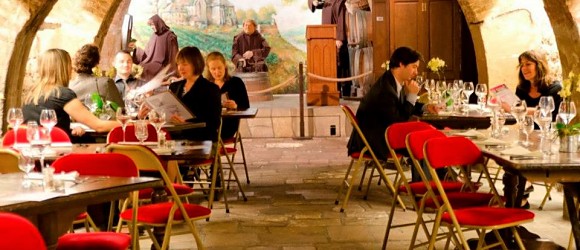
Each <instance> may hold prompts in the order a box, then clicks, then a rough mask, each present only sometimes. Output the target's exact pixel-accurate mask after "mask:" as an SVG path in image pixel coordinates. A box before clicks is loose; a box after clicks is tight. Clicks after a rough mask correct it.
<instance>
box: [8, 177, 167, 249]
mask: <svg viewBox="0 0 580 250" xmlns="http://www.w3.org/2000/svg"><path fill="white" fill-rule="evenodd" d="M22 179H23V174H22V173H14V174H4V175H0V211H7V212H13V213H17V214H20V215H22V216H24V217H26V218H28V219H29V220H30V221H31V222H32V223H33V224H34V225H36V227H37V228H38V230H39V231H40V233H41V234H42V237H43V238H44V241H45V242H46V245H47V247H48V249H55V248H56V243H57V240H58V238H59V237H60V236H62V235H63V234H65V233H66V232H67V231H68V230H69V229H70V226H71V225H72V222H73V220H74V219H75V217H76V216H77V215H79V214H80V213H82V212H84V211H85V210H86V207H87V206H88V205H93V204H99V203H103V202H107V201H112V200H117V199H121V198H124V197H127V195H128V193H129V192H131V191H135V190H139V189H143V188H159V187H162V186H163V181H162V180H160V179H158V178H150V177H137V178H126V177H99V176H83V177H82V178H80V179H81V180H83V182H82V183H78V184H72V183H68V184H67V185H66V186H67V188H66V189H65V192H64V193H54V192H53V193H45V192H44V191H43V190H42V187H39V186H37V187H32V188H30V189H25V188H22V185H21V183H22ZM32 197H34V198H32ZM33 199H34V200H33ZM35 200H37V201H35Z"/></svg>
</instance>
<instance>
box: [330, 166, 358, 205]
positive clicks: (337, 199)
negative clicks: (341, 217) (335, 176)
mask: <svg viewBox="0 0 580 250" xmlns="http://www.w3.org/2000/svg"><path fill="white" fill-rule="evenodd" d="M353 163H354V159H351V160H350V164H349V165H348V168H347V169H346V174H345V175H344V179H342V182H341V183H340V188H339V189H338V195H336V200H334V205H338V201H339V199H340V196H341V195H342V190H343V189H344V187H345V186H347V187H348V175H349V174H350V170H351V168H352V165H353Z"/></svg>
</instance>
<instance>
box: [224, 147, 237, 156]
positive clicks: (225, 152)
mask: <svg viewBox="0 0 580 250" xmlns="http://www.w3.org/2000/svg"><path fill="white" fill-rule="evenodd" d="M236 152H238V150H237V149H235V148H230V147H222V148H220V154H222V155H223V154H233V153H236Z"/></svg>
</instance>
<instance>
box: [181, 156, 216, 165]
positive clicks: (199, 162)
mask: <svg viewBox="0 0 580 250" xmlns="http://www.w3.org/2000/svg"><path fill="white" fill-rule="evenodd" d="M211 164H213V158H209V159H199V160H191V161H187V165H191V166H206V165H211Z"/></svg>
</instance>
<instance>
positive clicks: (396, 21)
mask: <svg viewBox="0 0 580 250" xmlns="http://www.w3.org/2000/svg"><path fill="white" fill-rule="evenodd" d="M388 13H389V21H390V22H389V23H390V25H389V42H390V46H389V54H390V53H392V51H394V50H395V49H396V48H397V47H400V46H409V47H412V48H414V49H416V50H418V51H419V52H420V53H421V54H422V55H423V58H424V60H425V61H424V63H422V64H421V65H422V66H421V69H422V70H424V71H425V64H426V63H427V62H428V61H429V59H431V58H432V57H439V58H441V59H443V60H444V61H445V63H446V65H447V67H446V68H445V77H446V78H447V79H456V78H457V79H458V78H459V77H460V73H461V19H462V18H463V16H462V14H461V10H460V7H459V4H458V3H457V0H390V2H389V6H388ZM429 77H434V76H433V75H429Z"/></svg>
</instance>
